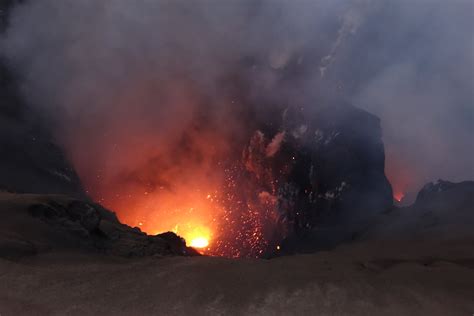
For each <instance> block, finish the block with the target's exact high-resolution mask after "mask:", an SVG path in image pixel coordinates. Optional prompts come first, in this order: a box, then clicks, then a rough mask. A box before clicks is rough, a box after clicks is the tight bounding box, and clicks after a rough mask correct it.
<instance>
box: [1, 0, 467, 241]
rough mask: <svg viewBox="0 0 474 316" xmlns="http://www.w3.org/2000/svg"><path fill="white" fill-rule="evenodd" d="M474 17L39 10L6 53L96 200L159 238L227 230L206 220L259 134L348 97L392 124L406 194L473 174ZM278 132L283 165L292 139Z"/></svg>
mask: <svg viewBox="0 0 474 316" xmlns="http://www.w3.org/2000/svg"><path fill="white" fill-rule="evenodd" d="M473 12H474V8H473V4H472V2H471V1H468V0H466V1H463V0H456V1H449V2H448V1H424V0H417V1H409V0H402V1H370V0H359V1H342V0H340V1H332V0H331V1H330V0H319V1H310V0H308V1H304V0H302V1H296V2H295V1H283V0H281V1H279V0H277V1H272V0H268V1H264V0H263V1H246V0H231V1H223V2H218V1H213V0H200V1H192V2H189V1H151V0H143V1H127V0H111V1H94V0H80V1H78V0H64V1H57V0H44V1H26V2H24V3H22V4H20V5H18V6H17V7H16V8H14V10H13V12H12V14H11V19H10V26H9V28H8V29H7V31H6V34H5V36H4V38H3V39H2V41H1V48H2V53H3V55H4V57H6V58H7V60H9V63H10V65H11V66H12V67H13V68H14V69H15V70H16V71H17V73H18V74H19V76H20V77H21V80H22V81H21V82H22V91H23V93H24V96H25V97H26V98H27V100H28V101H29V102H30V103H31V104H33V105H35V106H36V108H38V109H39V110H40V111H41V112H42V114H43V115H44V116H45V117H47V118H48V119H50V120H51V121H52V122H54V130H55V135H56V137H57V138H58V140H59V141H60V142H61V144H62V145H63V146H64V147H65V148H66V151H67V153H68V155H69V156H70V159H71V160H72V162H73V164H74V165H75V167H76V168H77V170H78V172H79V175H80V176H81V179H82V181H83V182H84V184H85V186H86V188H87V190H88V192H89V193H90V194H91V195H92V196H93V197H94V198H95V199H97V200H99V201H102V202H104V203H105V204H106V205H107V206H110V207H112V208H114V209H116V210H117V211H118V214H119V217H121V219H123V220H125V221H126V222H128V223H130V224H132V225H137V226H143V228H145V230H147V231H149V232H153V230H156V231H159V230H164V229H170V227H175V226H176V225H178V224H176V218H175V217H173V215H169V214H174V213H173V212H176V213H180V212H181V213H182V212H187V213H188V218H190V221H191V220H192V221H194V222H195V221H200V220H203V221H204V220H207V221H209V220H211V221H212V220H216V217H219V216H220V215H219V213H217V215H216V213H213V214H212V216H211V215H209V214H208V212H206V211H203V209H208V208H210V207H212V203H213V201H212V200H213V197H214V195H215V194H216V191H217V190H218V188H219V186H220V184H221V183H222V181H224V179H225V177H226V172H225V169H226V166H227V162H228V160H229V157H234V156H235V155H240V154H241V153H240V152H238V153H236V152H235V151H236V149H235V148H240V149H241V148H242V144H245V143H246V142H247V141H248V139H249V138H250V137H251V135H252V134H253V133H254V131H255V126H259V124H260V123H261V122H265V124H267V125H272V124H279V119H278V118H279V117H280V116H281V113H282V111H283V110H284V109H285V108H287V107H288V106H301V107H303V108H304V111H306V112H307V113H308V114H311V112H312V111H313V109H314V108H315V107H317V106H320V105H321V104H322V103H324V102H326V100H331V99H335V98H337V99H345V100H348V101H349V102H351V103H353V104H355V105H357V106H359V107H361V108H364V109H367V110H368V111H370V112H372V113H374V114H376V115H378V116H379V117H380V118H381V119H382V128H383V130H384V142H385V145H386V152H387V172H388V175H389V177H390V179H391V180H392V185H393V186H394V189H395V192H398V191H399V193H400V194H406V193H410V192H415V191H416V190H417V189H418V188H419V187H420V186H421V185H422V184H423V183H425V182H426V181H428V180H434V179H437V178H447V179H451V180H462V179H465V178H474V166H473V163H472V161H473V157H474V146H473V144H472V136H473V135H474V133H473V132H474V124H473V120H474V104H473V100H474V96H473V92H472V91H473V90H472V87H473V66H474V65H473V56H474V43H473V41H472V36H471V34H470V33H471V31H472V29H473V27H474V25H473V21H474V17H473ZM276 129H277V130H278V127H277V128H276ZM267 136H268V137H270V139H272V138H273V137H275V138H273V140H272V141H271V143H270V144H269V145H268V148H267V149H266V150H267V154H268V155H272V154H273V153H274V151H276V150H278V146H279V143H280V142H281V140H282V138H283V137H285V136H284V133H283V131H281V134H278V135H267ZM236 144H239V146H235V145H236ZM218 166H221V167H218ZM220 170H222V172H221V171H220ZM202 197H205V199H203V198H202ZM190 201H194V202H190ZM196 201H197V202H196ZM198 209H201V210H198ZM126 210H127V211H126ZM150 210H152V211H151V212H150ZM165 210H166V212H167V214H168V215H169V216H167V217H166V218H165V217H164V216H162V215H163V212H165ZM150 214H151V215H150ZM209 216H210V217H209ZM187 224H188V223H179V225H180V227H176V230H177V231H178V232H179V231H180V230H183V229H185V227H184V226H186V225H187ZM200 233H202V232H200Z"/></svg>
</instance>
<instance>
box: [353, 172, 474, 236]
mask: <svg viewBox="0 0 474 316" xmlns="http://www.w3.org/2000/svg"><path fill="white" fill-rule="evenodd" d="M473 225H474V182H473V181H464V182H460V183H453V182H449V181H443V180H438V181H437V182H434V183H428V184H427V185H425V186H424V187H423V188H422V189H421V191H420V192H419V193H418V198H417V200H416V202H415V203H414V204H413V205H411V206H409V207H404V208H393V209H392V210H391V211H390V212H386V213H384V214H381V215H380V216H379V218H378V220H377V221H376V222H375V223H374V224H373V225H372V226H371V227H370V228H369V229H368V230H367V231H366V232H364V233H363V234H361V239H363V240H377V241H383V240H397V241H400V240H410V241H413V242H415V241H424V242H426V241H437V242H439V241H453V240H473V238H474V230H473V229H472V227H473Z"/></svg>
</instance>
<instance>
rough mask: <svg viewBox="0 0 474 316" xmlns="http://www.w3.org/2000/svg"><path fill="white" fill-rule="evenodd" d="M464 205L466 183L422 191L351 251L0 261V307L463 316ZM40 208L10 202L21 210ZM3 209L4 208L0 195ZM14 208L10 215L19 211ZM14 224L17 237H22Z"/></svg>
mask: <svg viewBox="0 0 474 316" xmlns="http://www.w3.org/2000/svg"><path fill="white" fill-rule="evenodd" d="M443 183H445V182H443ZM473 196H474V185H473V183H472V182H465V183H461V184H452V185H448V186H445V185H440V183H438V184H433V185H431V186H427V187H425V189H424V190H423V191H422V193H420V198H419V199H418V201H417V203H416V204H415V205H414V206H412V207H410V208H406V209H394V210H392V211H391V212H388V213H386V214H384V215H382V216H381V217H380V218H379V220H378V221H377V222H376V223H375V224H374V225H373V226H372V227H370V228H369V229H367V230H366V231H365V233H362V232H361V233H360V238H359V239H358V240H357V241H355V242H353V243H351V244H345V245H343V246H340V247H338V248H336V249H334V250H332V251H326V252H319V253H317V254H311V255H295V256H286V257H280V258H275V259H272V260H256V259H255V260H253V259H241V260H229V259H223V258H210V257H188V258H186V257H167V258H161V257H145V258H135V259H125V258H123V257H118V256H104V255H100V254H97V253H94V252H82V251H77V250H74V252H72V250H73V249H76V248H70V249H69V251H67V250H68V249H64V248H63V249H62V251H50V252H48V253H43V254H39V255H37V256H23V257H22V258H21V259H19V258H18V257H17V259H16V260H14V261H12V260H5V259H0V271H2V273H1V274H0V308H1V312H2V313H5V314H22V315H32V314H34V315H38V314H39V315H44V314H48V315H63V314H69V315H79V314H81V315H83V314H87V315H98V314H104V315H136V314H145V315H149V314H158V315H160V314H161V315H189V314H194V315H209V314H215V315H229V314H230V315H248V314H252V315H305V314H317V315H318V314H321V315H325V314H329V315H470V314H471V313H472V312H473V311H474V301H473V300H472V298H473V297H474V232H473V231H472V230H468V229H465V228H466V227H467V226H469V223H472V221H473V219H474V211H473V205H474V204H473V200H472V199H473V198H472V197H473ZM11 197H12V196H11V195H9V198H8V199H7V200H9V201H10V202H9V203H13V202H14V201H12V200H11ZM44 198H45V197H44V196H43V197H39V196H23V197H21V198H20V197H18V199H20V200H21V201H22V203H23V204H21V203H20V204H21V205H23V207H24V208H26V209H27V208H28V205H31V204H29V203H31V202H32V201H34V202H35V203H37V201H38V199H40V200H41V199H44ZM48 198H49V199H51V196H48ZM2 203H3V204H4V205H3V207H2V209H5V203H6V202H5V196H4V197H3V198H2ZM15 203H17V204H16V205H17V209H16V210H17V214H26V213H27V212H18V211H20V210H21V207H20V204H18V201H17V200H16V202H15ZM426 214H429V215H426ZM18 216H20V217H21V216H23V215H18ZM433 218H438V219H440V221H433ZM12 219H15V217H12ZM408 219H410V220H408ZM35 220H36V219H35ZM17 223H18V225H19V226H17V228H15V229H18V228H20V227H21V228H22V230H21V231H22V232H23V233H24V234H23V238H26V237H28V236H27V233H26V232H28V233H32V232H31V231H30V230H29V229H28V228H31V226H27V225H26V222H22V223H21V225H20V222H17ZM471 227H472V226H471ZM10 228H11V229H13V227H12V226H11V227H10ZM1 229H2V232H5V226H2V227H1ZM35 237H36V236H33V235H32V236H30V238H35ZM55 240H56V239H55Z"/></svg>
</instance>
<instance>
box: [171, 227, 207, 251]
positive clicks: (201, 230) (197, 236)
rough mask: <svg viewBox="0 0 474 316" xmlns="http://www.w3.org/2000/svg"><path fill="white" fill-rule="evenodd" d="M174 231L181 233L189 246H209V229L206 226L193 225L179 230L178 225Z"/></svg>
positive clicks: (201, 247) (200, 247)
mask: <svg viewBox="0 0 474 316" xmlns="http://www.w3.org/2000/svg"><path fill="white" fill-rule="evenodd" d="M174 232H175V233H176V234H178V235H181V237H183V238H184V240H186V243H187V244H188V246H190V247H193V248H199V249H203V248H206V247H208V246H209V241H210V239H211V231H210V229H208V228H206V227H194V228H191V229H188V230H184V231H181V232H180V229H179V227H176V230H175V231H174Z"/></svg>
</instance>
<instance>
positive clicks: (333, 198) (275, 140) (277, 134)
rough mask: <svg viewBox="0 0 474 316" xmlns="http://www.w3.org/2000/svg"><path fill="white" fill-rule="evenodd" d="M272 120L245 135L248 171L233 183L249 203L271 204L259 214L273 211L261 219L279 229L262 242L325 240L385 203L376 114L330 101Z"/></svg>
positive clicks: (388, 198) (349, 231)
mask: <svg viewBox="0 0 474 316" xmlns="http://www.w3.org/2000/svg"><path fill="white" fill-rule="evenodd" d="M276 126H280V128H279V129H278V130H272V129H271V128H267V129H262V130H259V131H257V132H256V133H255V134H254V135H253V136H252V138H251V140H250V142H249V145H248V148H246V149H245V150H244V153H243V164H244V165H245V169H246V171H247V172H248V173H249V177H247V178H245V181H244V182H245V183H244V184H242V185H241V187H250V188H251V189H250V191H252V192H253V193H252V192H250V193H249V194H250V195H251V194H255V195H256V197H255V198H254V199H250V200H251V203H253V204H255V203H254V202H252V201H262V202H261V204H262V205H261V207H260V209H262V208H263V209H265V208H268V203H269V202H270V203H273V204H275V205H276V209H277V210H278V214H272V216H267V217H270V218H277V220H276V221H275V222H274V223H270V224H269V225H274V226H275V229H276V230H279V234H273V236H269V238H273V240H271V241H270V249H275V248H274V247H275V246H276V244H279V245H280V248H282V251H280V252H294V251H314V250H317V249H321V248H329V247H333V246H335V245H337V244H338V243H340V242H343V241H347V240H350V239H351V238H352V237H353V234H354V233H355V232H357V231H359V230H360V229H362V228H363V227H365V226H367V225H368V224H369V223H370V221H371V220H373V219H374V218H375V217H376V216H377V215H378V214H380V213H382V212H384V211H386V210H387V209H389V208H391V207H392V205H393V198H392V189H391V186H390V183H389V182H388V180H387V178H386V177H385V173H384V164H385V154H384V146H383V143H382V139H381V128H380V121H379V119H378V118H377V117H376V116H374V115H372V114H370V113H368V112H366V111H363V110H360V109H358V108H355V107H353V106H351V105H349V104H346V103H344V102H333V103H331V104H329V105H328V106H325V107H320V108H317V109H315V110H314V111H313V112H312V113H310V115H308V111H305V114H303V111H302V110H300V109H295V108H289V109H287V110H285V111H284V112H283V117H282V121H281V123H280V124H277V125H276ZM262 197H266V198H265V199H263V200H262ZM247 204H249V202H248V201H247ZM252 207H253V206H252ZM264 213H265V214H268V210H267V209H265V210H264ZM279 238H280V240H278V239H279ZM281 239H284V240H283V242H282V240H281ZM270 251H272V250H270Z"/></svg>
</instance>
